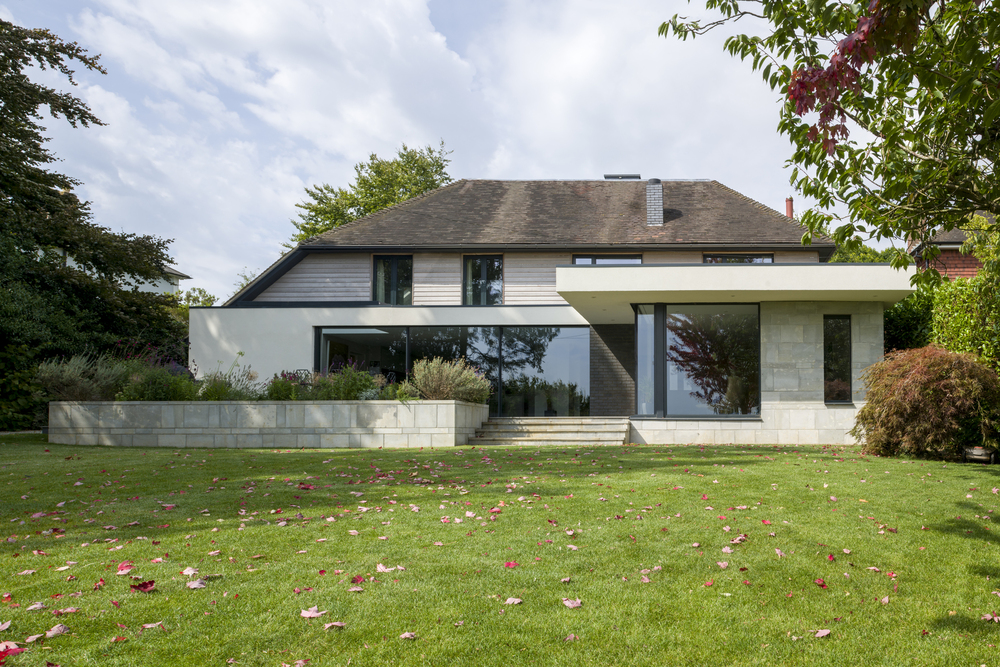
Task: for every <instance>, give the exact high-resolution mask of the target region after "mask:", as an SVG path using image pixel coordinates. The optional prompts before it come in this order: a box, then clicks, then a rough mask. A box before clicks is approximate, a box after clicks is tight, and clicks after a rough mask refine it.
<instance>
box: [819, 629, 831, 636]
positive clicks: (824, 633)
mask: <svg viewBox="0 0 1000 667" xmlns="http://www.w3.org/2000/svg"><path fill="white" fill-rule="evenodd" d="M828 634H830V631H829V630H820V631H819V632H817V633H816V637H826V636H827V635H828Z"/></svg>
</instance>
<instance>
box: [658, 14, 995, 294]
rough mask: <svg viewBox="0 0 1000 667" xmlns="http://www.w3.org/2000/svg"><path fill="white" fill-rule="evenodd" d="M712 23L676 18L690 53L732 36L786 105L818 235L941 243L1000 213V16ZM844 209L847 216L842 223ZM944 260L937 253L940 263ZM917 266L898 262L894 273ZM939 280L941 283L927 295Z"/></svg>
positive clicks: (854, 241)
mask: <svg viewBox="0 0 1000 667" xmlns="http://www.w3.org/2000/svg"><path fill="white" fill-rule="evenodd" d="M705 5H706V8H707V9H708V10H709V11H710V12H712V13H713V16H714V18H713V19H712V20H707V21H700V20H690V19H688V18H686V17H681V16H678V15H675V16H674V17H673V18H672V19H671V20H670V21H667V22H665V23H663V24H662V25H661V26H660V30H659V31H660V34H661V35H664V36H669V35H674V36H676V37H679V38H680V39H687V38H689V37H692V38H693V37H697V36H698V35H702V34H704V33H706V32H708V31H710V30H728V29H732V28H733V27H734V26H735V24H736V22H737V21H740V20H741V19H746V21H745V22H744V24H745V23H747V22H749V23H753V24H755V25H760V20H761V19H763V21H764V22H766V26H765V27H764V30H763V34H746V33H742V34H741V33H735V34H731V35H730V36H729V37H728V38H727V39H726V41H725V48H726V50H728V51H729V52H730V53H731V54H733V55H736V56H739V57H740V58H741V59H743V60H748V61H749V62H750V64H751V66H752V68H753V69H754V70H755V71H759V72H760V73H761V75H762V76H763V78H764V81H765V82H766V83H767V85H769V86H770V87H771V89H772V90H775V91H780V93H781V95H782V96H783V97H784V100H785V103H784V105H783V106H782V107H781V112H780V118H779V122H778V130H779V131H780V132H781V133H782V134H785V135H787V136H788V138H789V139H790V140H791V143H792V154H791V157H790V158H789V160H788V163H787V164H788V165H790V166H791V167H792V177H791V182H792V184H793V185H794V186H795V188H796V189H797V190H798V191H799V192H800V193H801V194H803V195H806V196H808V197H812V198H814V199H816V200H817V201H818V203H819V207H818V208H817V209H816V210H811V211H807V212H805V213H804V214H803V216H802V221H803V223H804V224H805V225H806V226H807V227H808V229H809V233H807V235H806V237H805V239H804V240H805V241H806V242H808V240H809V238H810V234H812V233H817V232H820V231H822V230H824V229H826V228H828V226H829V227H833V226H834V225H831V223H836V224H835V229H834V231H833V238H834V240H835V241H836V242H837V243H838V244H839V245H847V246H849V247H852V246H853V247H856V246H858V245H860V244H861V243H862V242H863V241H864V240H866V239H883V238H894V239H899V240H902V241H903V242H904V243H905V242H907V241H916V242H919V241H928V240H929V239H930V238H931V237H933V236H934V234H936V233H938V232H941V231H948V230H951V229H954V228H956V227H961V226H962V225H963V224H964V223H965V222H966V221H967V220H968V219H969V216H970V215H971V214H972V213H974V212H975V211H989V212H990V213H993V214H994V215H996V214H997V213H998V212H1000V180H998V179H997V178H996V175H995V174H994V168H995V166H996V162H997V157H998V151H1000V68H998V66H997V64H998V62H1000V6H998V5H1000V3H996V2H993V1H986V2H984V1H983V0H952V1H948V2H945V1H943V0H870V1H869V2H862V3H851V2H844V1H836V2H824V1H822V0H748V1H744V2H739V1H738V0H706V3H705ZM836 204H843V205H846V206H845V210H846V212H845V213H844V214H843V215H840V214H837V213H831V212H830V211H833V210H835V209H834V206H835V205H836ZM935 252H936V248H934V247H931V249H930V253H931V254H933V253H935ZM910 261H912V258H910V257H909V256H908V255H906V254H905V253H897V254H895V255H894V256H893V258H892V263H893V265H895V266H897V267H901V266H905V265H907V264H908V263H909V262H910ZM937 279H939V276H938V275H937V272H936V271H933V270H931V271H926V272H922V273H921V274H919V275H918V278H917V280H918V282H934V281H936V280H937Z"/></svg>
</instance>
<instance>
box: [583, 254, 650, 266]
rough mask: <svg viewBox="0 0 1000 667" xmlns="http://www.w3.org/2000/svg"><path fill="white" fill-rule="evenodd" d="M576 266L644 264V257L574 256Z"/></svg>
mask: <svg viewBox="0 0 1000 667" xmlns="http://www.w3.org/2000/svg"><path fill="white" fill-rule="evenodd" d="M573 263H574V264H642V255H573Z"/></svg>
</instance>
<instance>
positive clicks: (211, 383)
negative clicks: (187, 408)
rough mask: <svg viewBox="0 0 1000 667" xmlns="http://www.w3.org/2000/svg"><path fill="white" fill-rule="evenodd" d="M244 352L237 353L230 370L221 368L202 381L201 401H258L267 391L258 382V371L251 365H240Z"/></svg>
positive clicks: (199, 397)
mask: <svg viewBox="0 0 1000 667" xmlns="http://www.w3.org/2000/svg"><path fill="white" fill-rule="evenodd" d="M242 356H243V353H242V352H237V353H236V359H235V360H233V363H232V365H231V366H230V367H229V370H227V371H226V372H222V370H221V367H220V369H217V370H215V371H214V372H212V373H208V374H207V375H206V376H205V378H204V379H203V380H202V382H201V388H200V389H199V391H198V400H201V401H256V400H259V399H260V398H261V397H262V396H263V395H264V393H265V391H266V390H265V388H264V387H261V385H260V383H259V382H257V372H256V371H254V370H252V369H251V368H250V365H249V364H247V365H246V366H240V364H239V360H240V357H242Z"/></svg>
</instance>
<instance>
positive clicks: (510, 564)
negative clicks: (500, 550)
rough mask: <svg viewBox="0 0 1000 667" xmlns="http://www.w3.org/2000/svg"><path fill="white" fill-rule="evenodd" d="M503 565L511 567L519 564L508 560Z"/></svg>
mask: <svg viewBox="0 0 1000 667" xmlns="http://www.w3.org/2000/svg"><path fill="white" fill-rule="evenodd" d="M503 566H504V567H509V568H515V567H517V566H518V564H517V562H515V561H508V562H506V563H504V564H503Z"/></svg>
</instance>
